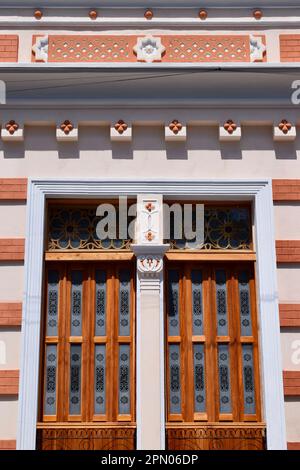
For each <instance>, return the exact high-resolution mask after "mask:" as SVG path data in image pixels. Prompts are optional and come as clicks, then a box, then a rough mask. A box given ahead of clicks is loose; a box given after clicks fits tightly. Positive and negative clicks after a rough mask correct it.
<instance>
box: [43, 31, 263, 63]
mask: <svg viewBox="0 0 300 470" xmlns="http://www.w3.org/2000/svg"><path fill="white" fill-rule="evenodd" d="M139 37H141V36H136V35H135V36H129V35H128V36H125V35H121V36H110V35H109V36H108V35H103V36H96V35H95V36H91V35H76V36H75V35H49V52H48V62H136V61H137V57H136V54H135V53H134V46H135V45H136V44H137V40H138V38H139ZM159 37H160V38H161V42H162V45H163V46H164V47H165V52H164V53H163V55H162V59H161V61H162V62H250V36H249V35H243V36H242V35H229V34H228V35H189V36H186V35H168V36H159ZM263 39H264V38H263ZM34 40H35V38H34Z"/></svg>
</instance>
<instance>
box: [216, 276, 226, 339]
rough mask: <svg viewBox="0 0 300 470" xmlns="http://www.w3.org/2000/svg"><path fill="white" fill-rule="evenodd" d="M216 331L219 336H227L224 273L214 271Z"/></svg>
mask: <svg viewBox="0 0 300 470" xmlns="http://www.w3.org/2000/svg"><path fill="white" fill-rule="evenodd" d="M216 303H217V330H218V335H219V336H227V335H228V308H227V287H226V271H224V270H223V269H217V270H216Z"/></svg>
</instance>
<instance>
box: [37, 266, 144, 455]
mask: <svg viewBox="0 0 300 470" xmlns="http://www.w3.org/2000/svg"><path fill="white" fill-rule="evenodd" d="M49 273H50V274H49ZM53 273H54V274H53ZM51 276H52V278H53V279H52V278H51ZM134 289H135V286H134V272H133V267H132V265H131V263H127V262H122V263H101V262H100V263H72V262H71V263H56V264H55V263H53V264H49V265H47V275H46V289H45V291H46V299H45V312H46V313H45V327H44V340H43V344H42V350H43V363H44V365H43V368H42V370H41V400H40V418H39V423H38V446H39V448H44V447H45V446H46V447H47V448H49V446H50V447H51V446H52V447H53V448H63V447H64V446H65V448H69V447H71V448H73V449H74V448H77V447H76V446H79V447H78V448H83V447H85V446H88V445H90V446H92V447H91V448H95V449H99V448H101V446H102V445H103V446H105V448H108V447H107V446H114V448H119V447H118V446H120V448H125V447H126V446H127V447H128V446H129V447H132V446H134V438H135V437H134V436H135V291H134ZM49 299H50V300H49ZM51 302H52V303H51ZM53 321H55V322H56V329H55V328H54V327H53V326H52V327H49V322H50V323H51V324H52V325H53ZM56 330H57V331H56ZM51 348H52V349H51ZM56 350H57V351H56ZM49 357H50V359H49ZM51 358H52V359H53V362H52V363H50V362H49V361H50V360H51ZM47 400H48V401H49V402H52V401H53V400H54V401H55V406H54V405H52V407H51V406H49V405H47ZM47 411H50V414H49V413H48V414H47V413H46V412H47ZM47 423H49V424H47ZM55 423H56V424H55ZM83 423H84V426H82V424H83ZM97 423H98V425H97ZM106 423H107V424H106ZM112 425H113V427H112ZM97 426H98V427H97ZM122 432H123V434H122ZM114 435H115V436H117V437H116V438H115V439H116V441H117V442H116V443H114V444H113V441H114V439H113V436H114ZM123 435H124V439H123V438H122V436H123ZM53 440H54V441H56V442H53ZM46 441H47V444H46ZM89 441H91V442H90V444H88V442H89ZM101 443H102V444H101ZM124 446H125V447H124Z"/></svg>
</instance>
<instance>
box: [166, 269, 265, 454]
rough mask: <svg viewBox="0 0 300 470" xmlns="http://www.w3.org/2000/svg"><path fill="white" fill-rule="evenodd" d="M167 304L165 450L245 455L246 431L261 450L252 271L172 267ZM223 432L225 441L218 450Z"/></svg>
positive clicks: (167, 277) (167, 288) (168, 278)
mask: <svg viewBox="0 0 300 470" xmlns="http://www.w3.org/2000/svg"><path fill="white" fill-rule="evenodd" d="M166 299H167V301H166V368H167V369H166V370H167V373H166V378H167V379H166V409H167V429H168V430H167V433H166V435H167V445H168V446H171V447H169V448H174V449H175V447H174V445H175V444H174V442H175V441H176V442H177V444H176V445H179V446H180V448H182V449H183V448H184V447H182V446H184V445H185V444H184V441H186V445H187V446H192V447H191V448H197V445H200V447H203V446H204V447H205V448H210V446H214V445H216V446H219V445H220V446H221V448H222V446H223V447H224V448H230V446H232V447H234V448H237V446H239V447H240V446H242V447H243V446H244V448H248V447H247V445H246V444H245V443H244V442H243V439H244V438H243V437H242V436H245V435H246V434H245V433H246V431H247V430H248V431H247V432H248V433H249V436H250V440H253V439H254V438H255V439H256V437H257V436H258V437H257V440H256V441H257V442H256V441H255V442H256V443H255V444H253V445H254V446H258V447H261V444H258V442H261V440H263V438H264V430H265V426H264V424H263V423H261V404H260V380H259V352H258V327H257V314H256V299H255V281H254V266H253V265H252V264H250V263H244V264H243V263H239V264H236V263H183V262H182V263H178V264H176V263H175V262H174V263H170V264H169V265H168V268H167V273H166ZM177 323H178V325H177ZM176 374H177V375H176ZM176 403H177V408H176ZM175 411H176V412H175ZM191 423H194V424H193V427H192V428H187V426H188V425H191ZM216 423H219V426H218V427H215V428H214V429H215V431H212V428H211V426H212V425H214V426H216ZM245 423H248V424H247V427H245ZM241 424H242V427H241ZM187 429H188V432H187ZM191 429H192V430H194V431H192V430H191ZM217 429H220V432H219V431H217ZM227 429H228V430H229V429H230V430H231V431H230V432H229V431H228V433H229V434H226V432H227V431H226V430H227ZM241 429H242V431H241ZM257 429H262V430H263V431H261V432H260V431H257ZM225 431H226V432H225ZM177 432H178V435H177V434H176V433H177ZM185 432H187V433H186V436H190V438H186V439H185V437H184V435H185V434H184V433H185ZM193 432H194V435H193ZM198 432H199V433H200V434H199V436H200V435H201V436H202V437H201V442H202V443H201V444H200V443H199V442H198V444H197V436H198V434H197V433H198ZM214 432H215V435H214ZM218 432H219V435H220V436H224V438H222V439H221V440H222V442H221V443H219V444H218V445H217V444H216V439H217V438H216V436H217V435H218ZM201 433H202V434H201ZM230 433H231V434H232V436H233V437H232V439H231V438H230ZM171 436H172V437H171ZM176 436H177V437H176ZM193 436H194V437H193ZM195 436H196V437H195ZM209 436H211V437H209ZM251 436H253V437H251ZM170 439H171V440H170ZM199 439H200V438H199ZM255 439H254V440H255ZM209 440H210V442H208V441H209ZM179 441H180V444H179ZM188 441H189V442H188ZM238 441H239V443H238ZM204 443H206V444H205V445H204ZM249 445H252V444H251V443H249ZM193 446H196V447H193ZM228 446H229V447H228Z"/></svg>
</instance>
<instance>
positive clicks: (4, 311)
mask: <svg viewBox="0 0 300 470" xmlns="http://www.w3.org/2000/svg"><path fill="white" fill-rule="evenodd" d="M21 322H22V302H1V303H0V326H21Z"/></svg>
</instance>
